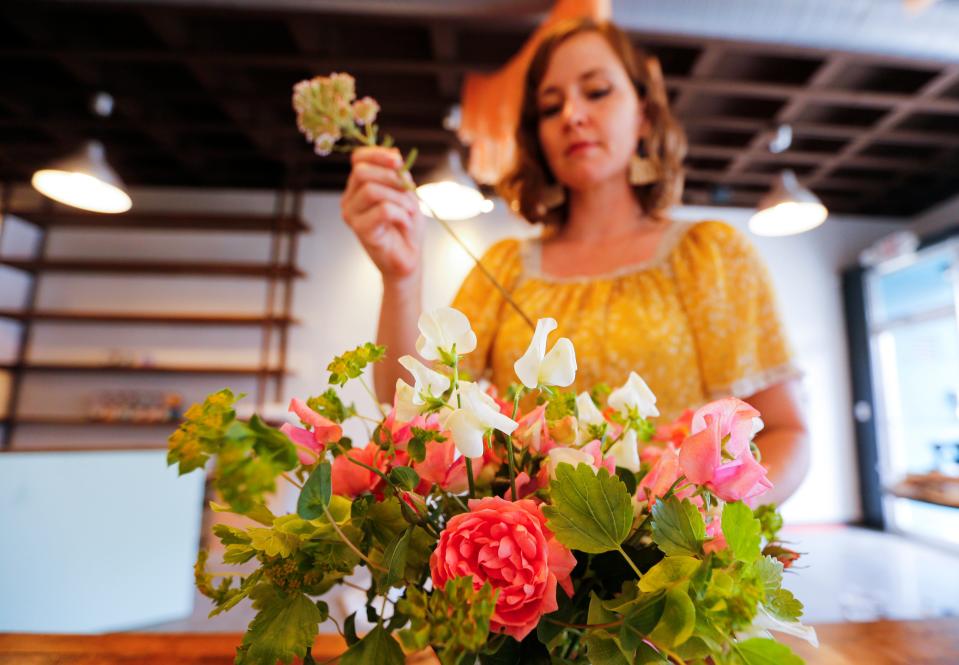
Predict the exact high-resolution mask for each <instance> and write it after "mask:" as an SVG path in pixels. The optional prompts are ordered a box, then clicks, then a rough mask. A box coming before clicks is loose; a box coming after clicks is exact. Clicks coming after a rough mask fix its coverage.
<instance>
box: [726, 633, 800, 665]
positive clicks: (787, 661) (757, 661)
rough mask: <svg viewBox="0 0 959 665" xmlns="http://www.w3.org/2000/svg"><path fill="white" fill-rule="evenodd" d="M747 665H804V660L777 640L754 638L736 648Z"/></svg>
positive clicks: (737, 645) (740, 643)
mask: <svg viewBox="0 0 959 665" xmlns="http://www.w3.org/2000/svg"><path fill="white" fill-rule="evenodd" d="M734 649H735V651H736V653H738V654H739V655H740V657H742V659H743V662H744V663H745V665H803V659H802V658H800V657H799V656H797V655H796V654H794V653H793V651H792V649H790V648H789V647H787V646H786V645H785V644H781V643H779V642H777V641H776V640H770V639H766V638H761V637H754V638H753V639H751V640H746V641H745V642H739V643H738V644H736V645H735V646H734Z"/></svg>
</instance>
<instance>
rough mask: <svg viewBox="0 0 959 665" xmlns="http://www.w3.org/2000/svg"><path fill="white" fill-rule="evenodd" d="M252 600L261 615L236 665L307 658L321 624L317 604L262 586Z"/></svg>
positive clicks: (269, 664) (239, 651) (249, 631)
mask: <svg viewBox="0 0 959 665" xmlns="http://www.w3.org/2000/svg"><path fill="white" fill-rule="evenodd" d="M250 598H252V599H253V607H254V609H256V610H258V612H257V615H256V616H255V617H254V618H253V621H251V622H250V625H249V627H248V628H247V631H246V634H245V635H244V636H243V644H242V646H240V647H239V648H238V649H237V653H236V665H275V664H276V662H277V661H280V662H282V663H291V662H293V659H294V658H303V657H304V656H305V655H306V649H307V647H311V646H312V645H313V640H314V639H315V638H316V634H317V631H318V626H319V623H320V610H319V609H318V608H317V606H316V604H315V603H314V602H313V601H312V600H310V599H309V598H308V597H307V596H306V595H304V594H302V593H283V592H281V591H278V590H277V589H276V588H275V587H274V586H272V585H270V584H258V585H257V586H256V587H254V588H253V590H252V591H251V592H250Z"/></svg>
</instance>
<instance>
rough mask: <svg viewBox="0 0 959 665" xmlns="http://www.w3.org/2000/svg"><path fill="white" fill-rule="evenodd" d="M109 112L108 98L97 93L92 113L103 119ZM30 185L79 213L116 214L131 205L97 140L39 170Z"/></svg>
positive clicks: (111, 107)
mask: <svg viewBox="0 0 959 665" xmlns="http://www.w3.org/2000/svg"><path fill="white" fill-rule="evenodd" d="M112 110H113V98H112V97H110V95H108V94H106V93H99V94H98V95H97V96H96V97H95V98H94V101H93V111H94V113H96V114H97V115H99V116H100V117H103V118H105V117H107V116H109V115H110V113H111V111H112ZM30 183H31V184H32V185H33V188H34V189H36V190H37V191H38V192H40V193H41V194H43V195H44V196H47V197H49V198H51V199H53V200H54V201H59V202H60V203H64V204H66V205H69V206H73V207H74V208H80V209H82V210H89V211H91V212H101V213H120V212H126V211H127V210H129V209H130V207H131V206H132V201H131V200H130V196H129V194H127V192H126V190H125V188H124V186H123V181H122V180H120V176H119V175H117V172H116V171H114V170H113V168H112V167H111V166H110V164H109V162H107V158H106V150H105V149H104V147H103V144H102V143H100V142H99V141H87V142H86V143H85V144H84V145H83V147H82V148H80V150H79V151H77V152H76V153H74V154H72V155H69V156H68V157H66V158H64V159H61V160H58V161H57V162H54V163H53V164H50V165H49V166H47V167H45V168H42V169H39V170H38V171H37V172H36V173H34V174H33V178H32V179H31V180H30Z"/></svg>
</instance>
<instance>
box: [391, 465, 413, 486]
mask: <svg viewBox="0 0 959 665" xmlns="http://www.w3.org/2000/svg"><path fill="white" fill-rule="evenodd" d="M387 478H388V479H389V481H390V484H392V485H393V486H395V487H398V488H400V489H404V490H407V491H413V490H414V489H416V486H417V485H419V484H420V476H419V474H418V473H416V471H414V470H413V469H411V468H410V467H408V466H394V467H393V468H392V469H390V473H389V475H387Z"/></svg>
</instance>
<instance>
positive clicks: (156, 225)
mask: <svg viewBox="0 0 959 665" xmlns="http://www.w3.org/2000/svg"><path fill="white" fill-rule="evenodd" d="M8 214H10V215H13V216H14V217H19V218H20V219H22V220H24V221H26V222H30V223H31V224H35V225H36V226H42V227H44V228H48V229H49V228H74V229H108V228H123V229H136V230H157V231H164V230H171V231H215V232H218V233H222V232H239V233H269V232H272V231H279V232H281V233H292V232H298V233H304V232H306V231H309V227H308V226H307V225H306V224H305V223H304V222H303V220H301V219H300V218H299V217H276V216H270V215H243V216H239V215H217V214H206V213H201V214H197V213H174V214H169V213H149V212H130V213H124V214H120V215H103V214H99V213H82V212H73V211H59V210H58V211H42V210H10V211H9V213H8Z"/></svg>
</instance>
